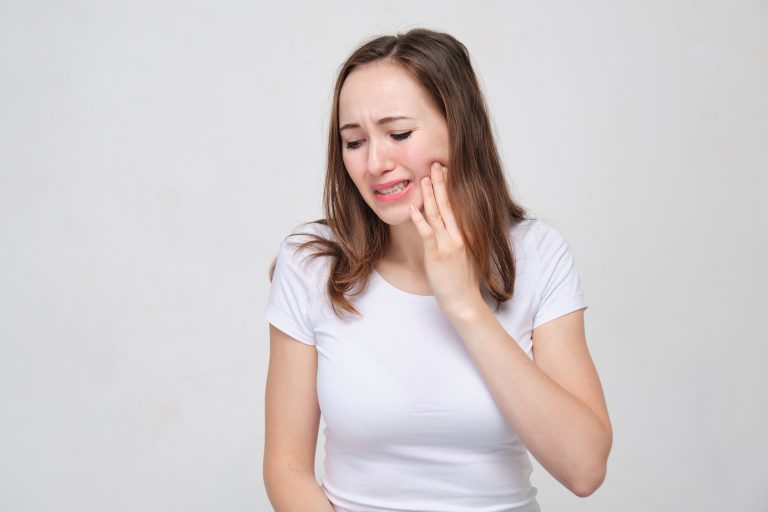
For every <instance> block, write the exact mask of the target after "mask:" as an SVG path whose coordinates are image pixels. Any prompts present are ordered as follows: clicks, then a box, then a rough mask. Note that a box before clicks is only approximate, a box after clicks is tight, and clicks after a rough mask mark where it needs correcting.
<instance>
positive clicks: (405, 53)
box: [269, 28, 526, 316]
mask: <svg viewBox="0 0 768 512" xmlns="http://www.w3.org/2000/svg"><path fill="white" fill-rule="evenodd" d="M384 59H386V60H387V61H388V62H392V63H395V64H399V65H400V66H402V67H403V68H404V69H405V70H406V71H409V72H410V73H411V74H412V75H413V76H414V77H415V78H416V79H417V80H418V82H419V83H420V84H421V86H422V87H423V88H424V90H425V91H426V92H427V93H428V96H429V97H430V98H431V99H432V101H433V102H434V104H435V106H436V107H437V108H438V110H439V111H440V113H441V114H442V115H443V117H444V118H445V120H446V123H447V125H448V134H449V142H450V144H449V145H450V157H449V161H448V162H447V164H448V169H450V179H449V180H448V181H447V182H446V184H447V191H448V199H449V201H450V203H451V204H452V205H461V206H460V207H456V206H454V214H455V216H456V220H457V223H458V225H459V228H460V229H461V232H462V236H463V237H464V240H465V243H466V246H467V248H468V249H469V250H470V252H471V254H472V256H473V257H474V258H475V261H477V262H478V266H479V270H480V275H481V276H482V278H484V279H485V282H486V283H487V286H488V289H489V292H490V293H491V295H492V296H493V297H494V299H496V301H497V308H498V305H499V304H500V303H501V302H505V301H507V300H508V299H509V298H510V297H512V295H513V293H514V286H515V258H514V253H513V248H512V247H511V244H510V242H509V239H508V237H509V232H510V229H511V227H512V226H513V225H514V224H516V223H517V222H519V221H521V220H523V219H525V218H526V211H525V210H524V209H523V208H522V207H521V206H520V205H518V204H517V203H515V202H514V201H513V199H512V197H511V196H510V194H509V190H508V188H507V183H506V181H505V176H504V171H503V169H502V166H501V160H500V158H499V154H498V151H497V149H496V144H495V141H494V136H493V132H492V130H491V124H490V121H489V118H488V113H487V107H486V103H485V99H484V97H483V94H482V92H481V90H480V86H479V85H478V82H477V78H476V77H475V73H474V71H473V69H472V65H471V63H470V58H469V52H468V51H467V49H466V47H465V46H464V45H463V44H462V43H461V42H459V41H458V40H456V39H455V38H454V37H453V36H451V35H449V34H445V33H441V32H435V31H432V30H428V29H424V28H414V29H411V30H409V31H408V32H406V33H404V34H397V35H395V36H392V35H388V36H380V37H376V38H374V39H371V40H369V41H367V42H366V43H364V44H363V45H362V46H360V47H359V48H358V49H357V50H355V51H354V52H353V53H352V55H351V56H350V57H349V58H348V59H347V60H346V62H344V64H343V65H342V66H341V68H340V70H339V74H338V77H337V79H336V86H335V88H334V92H333V106H332V108H331V119H330V126H329V130H328V161H327V170H326V175H325V188H324V191H323V209H324V214H325V218H324V219H319V220H316V221H313V222H317V223H320V224H324V225H326V226H328V227H329V228H330V230H331V231H332V233H333V235H334V238H335V240H327V239H325V238H322V237H319V236H317V235H314V234H312V233H293V235H308V236H309V237H311V240H308V241H305V242H303V243H301V244H297V246H298V247H299V248H305V247H308V246H312V247H313V248H315V249H316V250H315V251H314V252H312V253H311V254H310V257H312V258H315V257H320V256H327V257H329V258H330V265H329V268H330V273H329V276H328V284H327V292H328V296H329V297H330V299H331V304H332V307H333V309H334V312H335V313H336V315H337V316H340V315H339V312H338V310H337V308H341V309H342V310H345V311H347V312H350V313H354V314H356V315H359V314H360V313H359V311H358V310H357V309H356V308H355V307H354V306H353V305H352V303H351V302H350V300H349V297H355V296H357V295H359V294H360V293H361V292H363V291H364V290H365V288H366V287H367V285H368V280H369V278H370V274H371V272H372V271H373V269H374V267H375V264H376V263H377V262H378V261H379V259H380V258H381V257H382V256H383V255H384V253H385V250H386V249H387V247H388V244H389V227H388V225H387V224H386V223H384V222H383V221H382V220H381V219H379V218H378V216H377V215H376V214H375V213H374V212H373V210H371V209H370V207H369V206H368V205H367V204H366V203H365V201H364V200H363V198H362V196H361V195H360V192H359V191H358V190H357V188H356V186H355V184H354V183H353V182H352V179H351V178H350V177H349V175H348V173H347V170H346V167H345V166H344V162H343V160H342V141H341V135H340V133H339V94H340V92H341V87H342V85H343V84H344V80H345V79H346V78H347V76H349V74H350V73H351V72H352V70H354V69H355V68H356V67H357V66H360V65H363V64H368V63H371V62H375V61H379V60H384ZM275 263H276V259H275V260H273V261H272V264H271V265H270V269H269V278H270V281H271V280H272V274H273V273H274V268H275Z"/></svg>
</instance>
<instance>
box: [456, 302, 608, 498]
mask: <svg viewBox="0 0 768 512" xmlns="http://www.w3.org/2000/svg"><path fill="white" fill-rule="evenodd" d="M451 320H452V323H453V324H454V327H456V329H457V331H458V333H459V335H460V336H461V337H462V339H463V340H464V343H465V346H466V347H467V350H468V352H469V354H470V356H471V357H472V359H473V360H474V362H475V364H476V366H477V367H478V370H479V371H480V373H481V374H482V376H483V379H484V380H485V382H486V384H487V385H488V388H489V390H490V392H491V394H492V395H493V397H494V399H495V401H496V403H497V405H498V406H499V409H500V411H501V413H502V414H503V415H504V416H505V418H506V419H507V421H508V422H509V424H510V425H511V426H512V428H513V429H514V430H515V431H516V433H517V435H518V437H519V438H520V439H521V440H522V442H523V443H524V444H525V445H526V447H527V448H528V450H529V451H530V452H531V453H532V454H533V455H534V456H535V457H536V459H537V460H538V461H539V462H540V463H541V465H542V466H544V467H545V468H546V469H547V471H549V472H550V473H551V474H552V475H553V476H554V477H555V478H557V479H558V480H559V481H560V482H562V483H563V484H564V485H565V486H566V487H568V488H569V489H571V490H572V491H573V492H574V493H576V494H578V495H579V496H582V495H588V494H590V493H591V492H593V491H594V489H596V488H597V487H598V486H599V485H600V483H601V482H602V480H603V478H605V470H606V463H607V458H608V453H609V451H610V445H611V435H610V433H609V431H607V430H606V428H605V426H604V425H603V424H602V423H601V421H600V420H599V419H598V417H597V416H596V415H595V413H594V412H593V411H592V410H590V409H589V408H588V407H587V406H586V405H585V404H584V403H582V402H581V401H579V400H578V399H576V397H574V396H573V395H572V394H570V393H569V392H567V391H566V390H565V389H563V388H562V387H560V386H559V385H558V384H557V383H556V382H555V381H554V380H552V379H551V378H550V377H549V376H548V375H547V374H545V373H544V372H543V371H542V370H540V369H539V368H538V367H537V366H536V365H535V364H534V363H533V362H532V361H531V360H530V359H529V358H528V356H527V355H526V354H525V352H523V350H522V349H521V348H520V346H519V345H518V344H517V342H516V341H515V340H514V339H513V338H512V337H511V336H510V335H509V333H508V332H507V331H506V330H505V329H504V327H503V326H502V325H501V324H500V323H499V322H498V320H497V319H496V318H495V317H494V315H493V313H492V312H491V311H490V310H489V309H488V307H485V308H484V309H483V308H478V309H477V313H473V314H468V315H462V316H458V315H457V316H454V317H452V318H451Z"/></svg>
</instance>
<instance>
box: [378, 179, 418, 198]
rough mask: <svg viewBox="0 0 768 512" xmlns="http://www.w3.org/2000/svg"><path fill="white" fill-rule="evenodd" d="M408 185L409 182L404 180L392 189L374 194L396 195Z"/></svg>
mask: <svg viewBox="0 0 768 512" xmlns="http://www.w3.org/2000/svg"><path fill="white" fill-rule="evenodd" d="M409 183H410V181H408V180H405V181H401V182H400V183H398V184H397V185H395V186H394V187H391V188H385V189H384V190H379V191H377V192H376V193H377V194H380V195H385V196H388V195H389V194H394V193H396V192H400V191H401V190H403V189H404V188H405V187H407V186H408V184H409Z"/></svg>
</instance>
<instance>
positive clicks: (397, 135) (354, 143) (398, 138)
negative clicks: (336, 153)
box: [347, 130, 413, 149]
mask: <svg viewBox="0 0 768 512" xmlns="http://www.w3.org/2000/svg"><path fill="white" fill-rule="evenodd" d="M411 133H413V130H411V131H407V132H403V133H393V134H392V138H393V139H395V140H396V141H401V140H405V139H407V138H408V137H410V136H411ZM360 144H362V141H359V140H353V141H350V142H347V149H357V148H359V147H360Z"/></svg>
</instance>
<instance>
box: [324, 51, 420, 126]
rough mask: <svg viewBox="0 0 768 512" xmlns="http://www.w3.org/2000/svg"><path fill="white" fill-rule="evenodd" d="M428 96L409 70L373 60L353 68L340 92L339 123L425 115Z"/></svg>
mask: <svg viewBox="0 0 768 512" xmlns="http://www.w3.org/2000/svg"><path fill="white" fill-rule="evenodd" d="M429 101H430V100H429V97H428V95H427V93H426V91H424V89H423V87H422V86H421V84H420V83H419V82H418V80H416V78H414V77H413V75H411V73H410V72H408V71H407V70H405V69H404V68H402V67H401V66H398V65H396V64H392V63H385V62H374V63H370V64H364V65H362V66H359V67H357V68H355V69H354V70H353V71H352V72H351V73H350V74H349V75H348V76H347V78H346V80H345V81H344V84H343V85H342V87H341V91H340V93H339V123H340V124H345V123H348V122H366V121H367V120H370V119H374V118H376V119H378V118H379V117H383V116H387V115H393V114H402V115H408V116H412V117H418V116H422V115H425V114H426V113H427V111H428V110H429V109H430V103H429Z"/></svg>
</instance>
